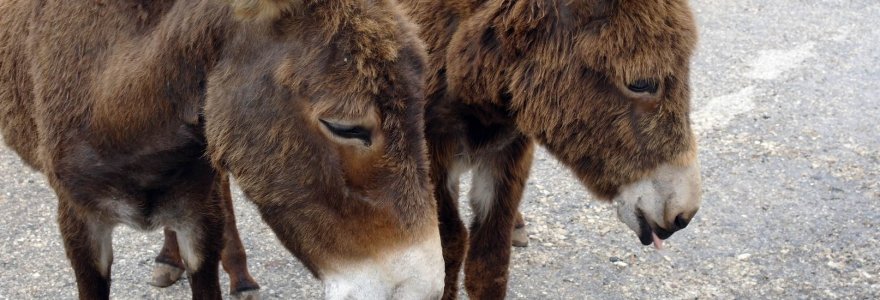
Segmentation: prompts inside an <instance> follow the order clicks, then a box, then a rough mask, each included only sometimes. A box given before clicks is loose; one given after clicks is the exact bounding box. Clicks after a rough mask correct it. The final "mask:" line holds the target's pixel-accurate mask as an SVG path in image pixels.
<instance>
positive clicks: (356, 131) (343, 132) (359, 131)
mask: <svg viewBox="0 0 880 300" xmlns="http://www.w3.org/2000/svg"><path fill="white" fill-rule="evenodd" d="M319 120H320V119H319ZM320 121H321V124H323V125H324V127H327V130H329V131H330V133H333V135H335V136H337V137H340V138H343V139H358V140H361V141H362V142H363V143H364V146H370V145H372V144H373V141H372V134H371V132H370V130H369V129H366V128H364V127H362V126H357V125H343V124H337V123H332V122H328V121H324V120H320Z"/></svg>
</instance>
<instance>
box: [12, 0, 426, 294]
mask: <svg viewBox="0 0 880 300" xmlns="http://www.w3.org/2000/svg"><path fill="white" fill-rule="evenodd" d="M399 11H400V10H399V8H397V7H396V3H395V2H393V1H381V0H380V1H367V0H332V1H306V0H290V1H284V0H265V1H255V0H240V1H238V0H236V1H226V2H221V1H212V0H203V1H195V0H194V1H134V0H119V1H92V0H89V1H86V0H78V1H71V0H55V1H53V0H45V1H23V0H21V1H18V0H12V1H2V2H0V16H2V17H0V118H2V119H0V124H2V130H3V137H4V139H5V142H6V143H7V144H8V145H9V146H10V147H11V148H12V149H14V150H15V151H16V152H17V153H18V154H19V155H20V156H21V157H22V158H23V160H24V161H25V162H26V163H27V164H29V165H30V166H32V167H34V168H36V169H38V170H40V171H42V172H43V173H45V175H46V177H47V179H48V181H49V183H50V184H51V186H52V188H53V189H54V190H55V192H56V194H57V196H58V205H59V207H58V212H59V213H58V223H59V227H60V230H61V233H62V237H63V239H64V244H65V249H66V252H67V256H68V258H69V259H70V263H71V265H72V267H73V270H74V273H75V275H76V281H77V287H78V289H79V296H80V298H81V299H106V298H108V297H109V294H110V274H111V271H110V269H111V263H112V260H113V252H112V249H111V245H112V243H111V238H112V230H113V228H114V226H116V225H118V224H125V225H128V226H131V227H134V228H138V229H143V230H152V229H157V228H161V227H163V226H164V227H167V228H169V229H171V230H173V231H174V232H176V234H175V235H176V236H174V237H173V240H175V241H176V242H177V243H178V246H179V253H180V256H181V258H182V261H181V262H182V263H183V265H184V266H185V269H186V270H187V272H188V274H189V277H190V284H191V285H192V291H193V298H200V299H201V298H204V299H220V298H221V292H220V288H219V283H218V264H219V260H220V256H221V247H222V246H223V229H224V224H225V223H226V221H225V220H224V211H225V210H226V209H225V208H224V207H223V206H224V201H226V200H224V199H227V200H228V186H227V185H226V184H228V182H227V180H226V175H225V174H230V175H231V176H234V177H235V178H236V180H237V182H238V183H239V185H240V186H241V188H242V189H243V190H244V192H245V193H246V195H247V197H248V199H249V200H250V201H252V202H253V203H254V204H256V206H257V207H258V209H259V211H260V212H261V214H262V216H263V219H264V220H265V221H266V222H267V223H268V224H269V225H270V227H271V228H272V230H273V231H274V232H275V234H276V235H277V237H278V239H279V240H280V241H281V242H282V243H283V244H284V245H285V246H286V247H287V249H288V250H290V251H291V252H292V253H293V254H294V255H295V256H296V257H297V258H299V259H300V260H301V261H302V262H303V263H304V265H305V266H307V267H308V268H309V270H311V271H312V273H313V274H314V275H315V276H317V277H318V278H320V279H321V280H322V281H323V282H324V284H325V295H326V297H327V298H330V299H343V298H344V299H348V298H354V299H363V298H390V297H396V298H402V299H413V298H433V297H439V295H440V293H442V284H443V267H442V266H443V261H442V253H441V248H440V236H439V232H438V230H437V225H438V224H437V215H436V208H435V205H436V202H435V201H434V200H433V197H432V195H433V193H432V188H431V184H430V181H429V164H428V157H427V154H426V145H425V139H424V123H423V111H424V99H423V97H422V91H423V85H422V81H423V77H422V75H421V74H422V71H423V68H424V55H423V52H424V49H423V47H422V45H421V43H420V42H418V39H417V37H416V33H415V29H414V27H413V25H412V24H410V22H409V21H408V20H407V18H406V17H404V16H402V15H401V14H400V13H399ZM235 15H237V16H238V18H236V17H235ZM227 203H228V202H227ZM229 225H230V226H226V228H230V227H232V224H229ZM169 237H170V236H169ZM233 286H235V285H233ZM234 292H237V291H234Z"/></svg>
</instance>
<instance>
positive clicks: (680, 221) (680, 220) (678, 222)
mask: <svg viewBox="0 0 880 300" xmlns="http://www.w3.org/2000/svg"><path fill="white" fill-rule="evenodd" d="M690 222H691V220H689V219H685V217H684V215H683V214H679V215H678V216H676V217H675V224H674V225H675V229H676V230H679V229H684V228H685V227H687V226H688V223H690Z"/></svg>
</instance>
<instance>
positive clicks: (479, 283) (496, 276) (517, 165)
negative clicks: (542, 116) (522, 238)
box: [465, 136, 533, 299]
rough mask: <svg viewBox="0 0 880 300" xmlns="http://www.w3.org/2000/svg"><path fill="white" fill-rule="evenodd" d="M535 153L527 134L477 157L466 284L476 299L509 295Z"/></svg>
mask: <svg viewBox="0 0 880 300" xmlns="http://www.w3.org/2000/svg"><path fill="white" fill-rule="evenodd" d="M532 151H533V146H532V141H531V140H530V139H528V138H527V137H523V136H521V137H518V138H517V139H516V140H514V141H513V142H512V143H511V144H509V145H508V146H506V147H505V148H504V149H503V150H501V151H498V152H496V153H487V154H481V155H480V156H478V157H475V158H474V170H473V183H472V184H471V191H470V203H471V207H472V210H473V212H474V220H473V223H472V224H471V230H470V233H471V238H470V248H469V249H468V255H467V262H466V263H465V287H466V288H467V292H468V295H469V296H470V298H471V299H503V298H504V296H505V294H506V293H507V269H508V265H509V264H510V251H511V247H510V245H511V233H512V230H511V229H512V228H513V227H514V225H515V223H516V216H517V207H518V206H519V203H520V199H521V198H522V193H523V189H524V187H525V183H526V179H528V176H529V168H530V167H531V164H532Z"/></svg>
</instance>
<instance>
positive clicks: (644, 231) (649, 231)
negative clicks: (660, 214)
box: [638, 211, 672, 250]
mask: <svg viewBox="0 0 880 300" xmlns="http://www.w3.org/2000/svg"><path fill="white" fill-rule="evenodd" d="M638 218H639V231H640V233H639V241H640V242H642V245H645V246H647V245H650V244H652V243H653V244H654V249H657V250H661V249H663V240H665V239H667V238H669V236H671V235H672V232H670V231H666V230H663V229H662V228H657V230H654V229H653V228H652V227H651V225H649V224H648V220H647V219H645V216H644V214H642V212H641V211H639V212H638Z"/></svg>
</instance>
